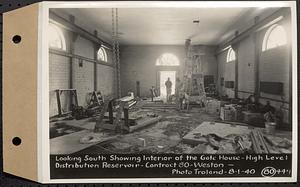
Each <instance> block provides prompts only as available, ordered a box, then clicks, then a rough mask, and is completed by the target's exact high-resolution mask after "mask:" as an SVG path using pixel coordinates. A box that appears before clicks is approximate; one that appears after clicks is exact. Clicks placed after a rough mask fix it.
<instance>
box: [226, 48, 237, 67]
mask: <svg viewBox="0 0 300 187" xmlns="http://www.w3.org/2000/svg"><path fill="white" fill-rule="evenodd" d="M232 55H234V56H233V57H232ZM234 61H236V53H235V51H234V50H233V49H232V47H230V48H229V49H228V52H227V57H226V63H230V62H234Z"/></svg>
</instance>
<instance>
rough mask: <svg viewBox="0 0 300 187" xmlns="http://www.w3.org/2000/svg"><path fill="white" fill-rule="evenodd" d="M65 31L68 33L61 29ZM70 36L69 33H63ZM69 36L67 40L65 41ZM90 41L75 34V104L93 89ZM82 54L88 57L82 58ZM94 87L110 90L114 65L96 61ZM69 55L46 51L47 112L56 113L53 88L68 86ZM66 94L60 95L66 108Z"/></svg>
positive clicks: (80, 102) (110, 91)
mask: <svg viewBox="0 0 300 187" xmlns="http://www.w3.org/2000/svg"><path fill="white" fill-rule="evenodd" d="M65 34H71V33H68V32H65ZM66 37H67V38H71V37H70V36H68V35H67V36H66ZM68 41H69V40H67V42H68ZM94 51H95V49H94V44H93V43H92V42H91V41H89V40H87V39H84V38H82V37H80V36H79V37H77V39H76V41H75V43H74V54H76V55H79V56H81V57H82V58H81V57H79V58H73V76H72V81H73V89H76V90H77V97H78V104H79V105H80V106H86V105H87V100H88V94H89V93H90V92H92V91H94V81H95V80H94V62H93V61H91V60H93V59H94ZM107 53H108V61H109V62H108V63H112V58H111V51H108V50H107ZM85 58H88V59H91V60H86V59H85ZM97 71H98V73H97V90H100V91H101V92H102V93H103V94H113V92H114V89H113V80H114V79H113V77H114V68H113V67H111V66H106V65H102V64H97ZM70 81H71V80H70V57H67V56H65V55H63V54H53V53H51V52H50V55H49V84H50V85H49V91H50V92H49V110H50V116H54V115H57V114H58V108H57V99H56V95H55V92H54V90H56V89H69V88H71V87H70ZM68 101H69V100H68V97H66V96H63V95H62V98H61V102H62V105H63V107H64V108H68V106H69V105H68Z"/></svg>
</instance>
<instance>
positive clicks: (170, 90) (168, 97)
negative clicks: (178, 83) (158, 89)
mask: <svg viewBox="0 0 300 187" xmlns="http://www.w3.org/2000/svg"><path fill="white" fill-rule="evenodd" d="M165 85H166V89H167V102H169V101H170V97H171V93H172V82H171V81H170V77H168V80H167V81H166V82H165Z"/></svg>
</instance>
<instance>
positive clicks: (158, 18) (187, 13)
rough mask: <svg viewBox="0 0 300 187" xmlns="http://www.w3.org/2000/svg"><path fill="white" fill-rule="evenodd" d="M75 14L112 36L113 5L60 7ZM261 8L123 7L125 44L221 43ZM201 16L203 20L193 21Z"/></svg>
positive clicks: (90, 27)
mask: <svg viewBox="0 0 300 187" xmlns="http://www.w3.org/2000/svg"><path fill="white" fill-rule="evenodd" d="M56 11H58V12H59V13H63V14H71V15H74V16H75V20H76V21H75V23H76V24H78V25H80V26H82V27H84V28H85V29H87V30H90V31H92V30H98V33H99V35H100V36H101V37H103V38H104V39H106V40H111V30H112V16H111V14H112V13H111V12H112V11H111V9H106V8H94V9H84V8H80V9H59V10H56ZM263 11H265V10H262V9H260V8H120V9H119V32H120V43H121V44H123V45H183V44H184V41H185V40H186V39H187V38H190V39H191V40H192V44H202V45H217V44H219V43H220V42H221V41H220V40H221V39H222V40H224V39H226V38H224V37H225V36H226V35H228V32H230V31H231V32H232V33H234V28H235V27H237V28H238V27H241V25H243V24H244V22H246V21H251V20H254V17H255V16H257V15H259V14H261V13H262V12H263ZM193 20H199V21H200V22H199V23H193Z"/></svg>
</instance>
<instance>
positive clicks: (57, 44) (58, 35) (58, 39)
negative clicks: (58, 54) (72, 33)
mask: <svg viewBox="0 0 300 187" xmlns="http://www.w3.org/2000/svg"><path fill="white" fill-rule="evenodd" d="M48 31H49V47H50V48H54V49H61V50H64V51H65V50H66V39H65V37H64V34H63V32H62V30H61V29H60V28H59V27H58V26H56V25H55V24H53V23H49V30H48Z"/></svg>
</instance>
